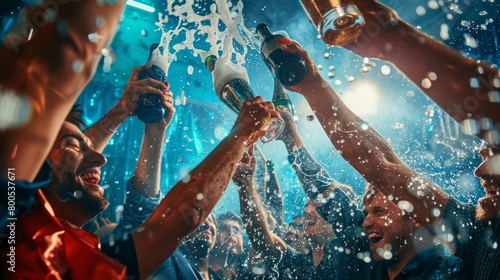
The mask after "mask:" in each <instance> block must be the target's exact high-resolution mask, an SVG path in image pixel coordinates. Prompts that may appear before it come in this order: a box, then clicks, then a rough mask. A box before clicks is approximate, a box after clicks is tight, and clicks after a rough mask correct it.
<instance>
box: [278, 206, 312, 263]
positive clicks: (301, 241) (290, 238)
mask: <svg viewBox="0 0 500 280" xmlns="http://www.w3.org/2000/svg"><path fill="white" fill-rule="evenodd" d="M283 241H285V243H286V244H287V245H288V246H290V247H292V248H293V249H295V250H297V252H300V253H303V254H307V253H308V252H309V250H310V247H311V245H310V244H309V242H308V241H307V238H305V236H304V216H303V215H298V216H295V217H293V219H292V221H291V222H290V223H289V224H288V231H287V232H286V233H285V236H284V237H283Z"/></svg>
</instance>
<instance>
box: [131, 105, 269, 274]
mask: <svg viewBox="0 0 500 280" xmlns="http://www.w3.org/2000/svg"><path fill="white" fill-rule="evenodd" d="M278 116H279V114H278V112H276V111H274V106H273V105H272V103H270V102H264V101H263V99H262V98H261V97H257V98H255V99H253V100H252V101H250V102H247V103H245V105H244V106H243V108H242V110H241V111H240V113H239V115H238V118H237V120H236V123H235V125H234V126H233V128H232V129H231V132H230V133H229V135H228V136H227V137H226V138H225V139H223V140H222V142H221V143H220V144H219V145H218V146H217V147H216V148H215V149H214V151H212V152H211V153H210V154H209V155H208V156H207V158H206V159H205V160H203V161H202V162H201V163H200V164H199V165H198V166H197V167H196V168H194V169H193V170H192V171H191V172H190V173H189V174H188V175H187V176H186V177H185V178H184V179H182V180H181V181H179V182H178V183H177V184H176V185H175V186H173V188H172V189H171V190H170V191H169V192H168V194H167V195H166V196H165V198H164V199H163V200H162V201H161V203H160V205H159V206H158V207H157V208H156V210H155V211H154V212H153V213H152V214H151V216H150V217H149V218H148V219H147V220H146V222H145V223H144V224H143V225H142V226H141V227H139V228H138V229H137V230H135V231H134V232H133V233H132V236H133V240H134V244H135V248H136V252H137V260H138V265H139V271H140V275H141V278H145V277H147V276H148V275H149V274H151V273H152V272H153V271H154V270H155V269H156V268H157V267H158V266H160V264H161V263H163V262H164V261H165V260H166V259H167V258H168V257H169V256H170V255H171V254H172V252H173V251H174V250H175V249H176V248H177V246H178V245H179V244H180V242H181V241H182V239H183V238H184V237H186V236H187V235H188V234H189V233H191V232H192V231H194V230H195V229H196V228H198V227H199V226H200V225H201V224H202V223H203V221H204V220H205V219H206V218H207V216H208V215H209V214H210V211H211V210H212V209H213V208H214V206H215V205H216V204H217V202H218V201H219V199H220V198H221V196H222V194H223V193H224V191H225V189H226V187H227V184H228V183H229V180H230V179H231V177H232V175H233V173H234V171H235V170H236V166H237V164H238V163H239V161H240V159H241V157H242V155H243V152H244V151H245V148H246V147H247V146H249V145H251V144H252V143H253V142H255V141H256V140H257V139H258V138H259V137H261V136H263V135H264V134H265V131H264V130H263V128H264V127H265V125H266V124H267V123H268V122H269V120H270V119H271V118H274V117H278ZM256 119H257V120H260V122H255V120H256ZM158 248H161V250H159V249H158Z"/></svg>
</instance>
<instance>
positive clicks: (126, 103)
mask: <svg viewBox="0 0 500 280" xmlns="http://www.w3.org/2000/svg"><path fill="white" fill-rule="evenodd" d="M145 67H147V66H145V65H143V66H139V67H137V68H135V69H134V70H133V71H132V74H131V75H130V79H129V81H128V83H127V86H126V87H125V90H124V91H123V93H122V96H121V97H120V99H119V100H118V102H117V103H116V104H115V105H114V106H113V107H112V108H111V109H110V110H109V111H108V112H107V113H106V115H104V116H103V117H102V118H101V119H100V120H99V121H97V122H96V123H95V124H93V125H92V126H91V127H89V129H87V130H86V131H85V132H84V133H85V135H86V136H87V137H89V138H90V140H92V142H93V143H94V145H95V147H96V151H99V152H102V151H103V150H104V148H105V147H106V145H107V144H108V142H109V140H110V139H111V137H112V136H113V134H114V133H115V132H116V130H118V128H119V127H120V125H121V124H122V123H123V122H124V121H125V120H126V119H127V118H128V117H131V116H135V108H136V105H137V100H138V99H139V96H141V95H142V94H145V93H155V94H158V95H160V96H161V98H162V102H163V104H169V105H164V106H169V107H165V108H167V115H166V116H165V117H166V118H167V119H164V120H162V121H161V122H160V123H159V125H160V126H165V128H166V126H168V124H169V123H170V120H171V119H172V116H173V114H174V113H175V108H173V107H172V102H171V99H172V93H171V92H170V91H169V90H168V87H169V85H168V84H163V83H162V82H160V81H157V80H155V79H151V78H148V79H143V80H138V79H137V76H138V74H139V72H141V71H142V70H144V68H145ZM171 110H173V111H171ZM159 128H160V130H161V129H162V127H159ZM146 132H147V131H146Z"/></svg>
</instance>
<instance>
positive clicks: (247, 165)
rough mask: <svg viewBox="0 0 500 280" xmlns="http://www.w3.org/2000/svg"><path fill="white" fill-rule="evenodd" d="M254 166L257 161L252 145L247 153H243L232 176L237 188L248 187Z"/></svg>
mask: <svg viewBox="0 0 500 280" xmlns="http://www.w3.org/2000/svg"><path fill="white" fill-rule="evenodd" d="M256 166H257V160H256V158H255V154H254V145H253V144H252V145H250V147H248V152H245V153H243V157H242V158H241V160H240V163H239V164H238V167H237V168H236V172H235V173H234V175H233V182H234V183H235V184H236V185H237V186H238V187H244V186H250V184H252V180H253V174H254V173H255V169H256Z"/></svg>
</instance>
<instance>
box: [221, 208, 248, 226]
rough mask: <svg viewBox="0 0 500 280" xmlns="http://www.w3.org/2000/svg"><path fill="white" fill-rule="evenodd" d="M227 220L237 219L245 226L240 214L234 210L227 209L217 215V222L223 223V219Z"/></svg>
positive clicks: (236, 220)
mask: <svg viewBox="0 0 500 280" xmlns="http://www.w3.org/2000/svg"><path fill="white" fill-rule="evenodd" d="M227 220H229V221H235V222H237V223H238V224H240V226H241V227H243V221H242V220H241V218H240V215H238V214H236V213H235V212H233V211H227V212H225V213H223V214H220V215H219V216H217V224H220V223H222V221H227Z"/></svg>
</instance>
